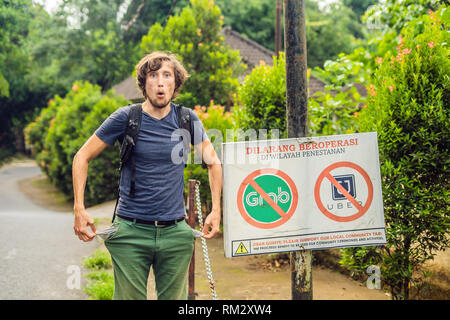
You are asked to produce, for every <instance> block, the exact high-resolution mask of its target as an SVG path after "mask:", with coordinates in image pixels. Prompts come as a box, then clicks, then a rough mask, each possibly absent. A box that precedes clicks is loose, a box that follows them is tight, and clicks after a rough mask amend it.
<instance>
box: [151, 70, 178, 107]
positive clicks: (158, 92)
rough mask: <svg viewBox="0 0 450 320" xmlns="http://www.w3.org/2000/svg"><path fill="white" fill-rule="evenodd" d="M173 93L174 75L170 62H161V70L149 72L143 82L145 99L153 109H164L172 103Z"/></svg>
mask: <svg viewBox="0 0 450 320" xmlns="http://www.w3.org/2000/svg"><path fill="white" fill-rule="evenodd" d="M174 91H175V74H174V68H173V65H172V63H171V62H169V61H163V62H162V64H161V68H159V69H158V70H156V71H150V72H149V73H148V74H147V80H146V82H145V92H146V93H147V99H148V100H149V101H150V103H151V104H152V105H153V106H154V107H155V108H164V107H165V106H167V105H168V104H169V103H170V101H172V97H173V93H174Z"/></svg>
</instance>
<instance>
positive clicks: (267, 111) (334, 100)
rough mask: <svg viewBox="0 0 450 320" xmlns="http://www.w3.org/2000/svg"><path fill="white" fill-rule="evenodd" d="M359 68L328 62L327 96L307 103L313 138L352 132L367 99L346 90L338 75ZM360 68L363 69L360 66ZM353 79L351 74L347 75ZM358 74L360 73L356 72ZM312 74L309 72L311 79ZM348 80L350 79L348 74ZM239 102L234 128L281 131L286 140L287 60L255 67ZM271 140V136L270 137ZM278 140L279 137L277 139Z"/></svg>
mask: <svg viewBox="0 0 450 320" xmlns="http://www.w3.org/2000/svg"><path fill="white" fill-rule="evenodd" d="M355 65H357V64H356V63H352V62H347V60H345V61H339V63H334V64H333V63H332V62H328V65H326V67H325V70H321V69H319V70H321V73H322V76H323V75H327V77H328V78H330V83H329V85H328V86H327V87H326V88H325V89H326V90H325V92H316V94H315V95H313V96H310V97H309V99H308V120H309V129H310V130H309V131H310V134H311V135H324V134H340V133H347V132H349V131H351V130H352V129H351V128H352V126H353V125H354V121H355V117H354V115H355V112H356V111H357V107H358V106H359V104H360V103H361V102H363V101H364V99H363V98H362V97H361V96H360V95H359V93H358V92H357V91H356V88H355V87H351V88H350V89H349V88H346V89H344V86H343V85H342V83H341V82H342V81H341V80H342V78H341V77H339V76H337V75H335V74H336V73H339V74H342V71H343V70H347V69H349V68H352V67H354V66H355ZM358 67H360V66H359V65H358ZM347 73H349V74H350V75H352V76H354V74H351V72H349V71H347ZM356 73H358V72H357V71H356ZM309 74H310V72H308V78H309ZM345 77H346V78H349V77H350V76H349V75H347V74H345ZM237 100H238V102H237V103H236V104H235V106H234V109H233V117H234V120H235V124H234V126H235V128H240V129H242V130H244V131H246V130H248V129H254V130H256V131H257V132H258V130H260V129H267V132H268V133H270V130H272V129H277V130H279V133H280V134H279V137H280V138H286V137H287V135H286V64H285V56H284V54H283V53H280V56H279V57H278V58H277V57H274V59H273V66H268V65H266V64H261V65H259V66H258V67H255V68H254V69H253V71H252V73H251V74H249V75H248V76H247V77H246V78H245V81H244V83H243V84H242V85H241V86H240V87H239V89H238V99H237ZM268 138H270V134H269V135H268ZM274 138H276V137H274Z"/></svg>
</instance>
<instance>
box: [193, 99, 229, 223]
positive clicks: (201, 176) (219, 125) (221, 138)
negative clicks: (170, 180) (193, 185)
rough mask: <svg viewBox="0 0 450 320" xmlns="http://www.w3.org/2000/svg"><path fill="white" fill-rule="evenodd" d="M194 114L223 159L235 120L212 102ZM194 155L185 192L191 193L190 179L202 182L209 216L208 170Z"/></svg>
mask: <svg viewBox="0 0 450 320" xmlns="http://www.w3.org/2000/svg"><path fill="white" fill-rule="evenodd" d="M194 112H195V113H196V114H197V115H198V117H199V119H200V120H201V121H202V124H203V126H204V128H205V130H206V133H207V135H208V138H209V139H210V141H211V143H212V145H213V146H214V150H215V151H216V153H217V156H218V157H219V159H221V150H222V142H226V141H225V137H226V130H227V129H232V128H233V118H232V115H231V113H230V112H226V111H225V108H224V107H223V106H220V105H215V104H214V101H213V100H211V102H210V105H209V107H206V106H195V108H194ZM193 157H194V154H193V153H192V154H191V161H190V162H191V163H189V164H188V165H187V167H186V170H185V171H184V179H185V191H186V193H188V192H189V190H188V189H189V183H188V181H189V179H196V180H199V181H200V183H201V184H200V200H201V203H202V205H203V209H204V210H206V211H207V214H209V210H211V207H212V202H211V190H210V188H209V176H208V170H207V169H206V168H204V167H203V166H202V165H200V164H196V163H194V161H193V159H194V158H193Z"/></svg>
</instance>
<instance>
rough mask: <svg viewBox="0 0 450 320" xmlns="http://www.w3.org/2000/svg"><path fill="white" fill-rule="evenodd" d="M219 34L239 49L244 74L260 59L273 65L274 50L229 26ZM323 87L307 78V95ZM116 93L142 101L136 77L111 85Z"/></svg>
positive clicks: (256, 64)
mask: <svg viewBox="0 0 450 320" xmlns="http://www.w3.org/2000/svg"><path fill="white" fill-rule="evenodd" d="M221 34H222V35H223V36H224V40H225V43H226V44H227V45H228V46H229V47H230V48H231V49H234V50H239V53H240V55H241V57H242V62H243V63H245V64H246V65H247V66H248V68H247V70H246V72H245V74H244V77H245V75H247V74H249V73H250V72H251V71H252V70H253V68H254V67H256V66H259V65H260V63H261V61H263V62H264V63H265V64H267V65H269V66H272V65H273V56H275V52H273V51H271V50H269V49H267V48H265V47H263V46H261V45H260V44H258V43H257V42H255V41H253V40H251V39H248V38H246V37H244V36H242V35H241V34H239V33H238V32H236V31H234V30H232V29H231V28H230V27H225V28H223V29H222V31H221ZM242 80H243V78H242ZM324 88H325V83H324V82H323V81H321V80H319V79H317V78H315V77H314V76H312V75H311V76H310V78H309V88H308V89H309V90H308V92H309V95H312V94H314V93H315V92H317V91H323V90H324ZM113 89H114V91H115V93H116V94H121V95H123V96H124V97H125V98H126V99H128V100H131V101H133V102H136V101H142V100H143V98H142V94H141V92H140V91H139V89H138V87H137V85H136V79H135V78H134V77H133V76H130V77H128V78H126V79H125V80H123V81H122V82H120V83H119V84H116V85H115V86H113Z"/></svg>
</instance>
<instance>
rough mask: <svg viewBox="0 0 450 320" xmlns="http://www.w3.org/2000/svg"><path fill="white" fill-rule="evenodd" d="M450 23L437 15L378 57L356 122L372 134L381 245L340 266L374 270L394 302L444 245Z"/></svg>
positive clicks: (355, 251) (449, 224) (353, 252)
mask: <svg viewBox="0 0 450 320" xmlns="http://www.w3.org/2000/svg"><path fill="white" fill-rule="evenodd" d="M449 22H450V14H449V12H448V10H441V11H438V12H431V13H430V15H427V16H424V17H422V18H420V19H418V20H416V21H412V22H411V23H410V24H409V26H408V27H407V28H406V29H404V30H403V31H402V34H401V36H400V37H399V44H398V47H397V50H395V52H389V53H387V54H386V55H385V56H384V57H379V58H377V62H378V63H379V68H378V69H377V71H376V72H375V75H374V77H373V83H372V84H371V85H370V87H369V94H370V96H369V99H368V103H367V108H366V109H364V110H363V111H362V112H361V117H360V130H361V131H374V130H375V131H377V132H378V145H379V152H380V165H381V176H382V188H383V201H384V213H385V221H386V237H387V245H386V246H384V247H363V248H350V249H343V250H342V252H343V253H344V255H343V259H342V263H343V264H344V265H346V266H348V267H349V268H351V269H353V270H354V271H356V272H357V273H360V274H364V273H365V272H366V268H367V267H368V266H369V265H379V266H380V269H381V275H382V281H383V283H384V284H385V285H386V286H387V287H388V288H389V290H390V292H391V294H392V297H393V298H394V299H408V298H410V297H411V295H410V288H414V287H416V289H418V288H419V287H420V283H421V280H423V274H422V275H421V272H424V271H423V270H422V268H423V264H424V263H425V262H426V261H428V260H430V259H433V256H434V255H435V254H436V253H437V251H438V250H444V249H445V248H448V246H449V237H448V233H449V231H450V215H449V211H448V207H449V196H450V193H449V182H448V177H449V176H450V170H449V165H450V157H449V141H450V126H449V123H450V117H449V108H448V107H449V101H450V78H449V75H450V60H449V48H448V43H449V41H450V35H449V33H448V24H449ZM421 278H422V279H421Z"/></svg>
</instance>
